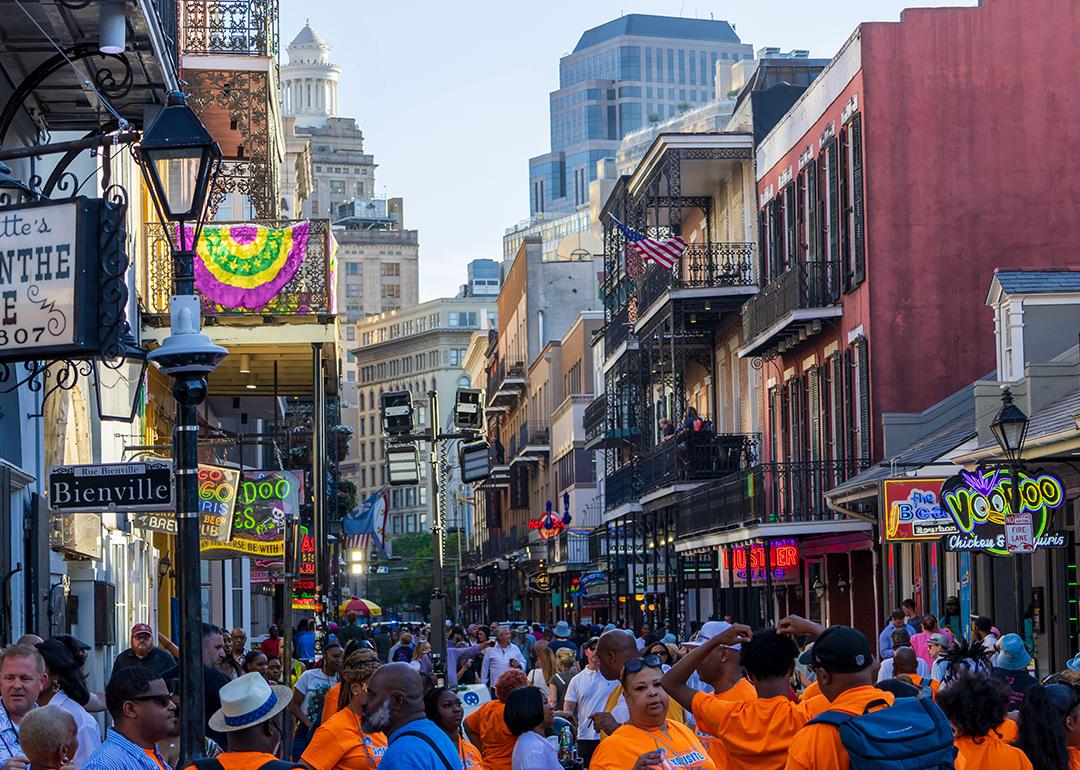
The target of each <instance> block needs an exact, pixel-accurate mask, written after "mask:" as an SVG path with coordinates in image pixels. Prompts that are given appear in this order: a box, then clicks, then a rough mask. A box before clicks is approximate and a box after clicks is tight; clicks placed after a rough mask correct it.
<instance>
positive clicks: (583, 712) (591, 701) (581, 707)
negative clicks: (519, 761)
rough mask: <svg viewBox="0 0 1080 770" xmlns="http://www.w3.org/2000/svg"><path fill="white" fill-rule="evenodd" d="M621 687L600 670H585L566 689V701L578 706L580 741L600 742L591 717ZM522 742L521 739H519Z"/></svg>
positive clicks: (600, 709)
mask: <svg viewBox="0 0 1080 770" xmlns="http://www.w3.org/2000/svg"><path fill="white" fill-rule="evenodd" d="M618 686H619V683H618V682H617V681H612V682H609V681H608V680H607V679H604V675H603V674H601V673H600V672H599V671H598V670H597V671H594V670H592V669H591V668H585V669H582V670H581V671H579V672H578V673H577V674H576V675H575V676H574V678H573V679H571V680H570V684H569V685H567V687H566V697H565V700H566V701H569V702H571V703H576V704H577V711H576V716H577V723H578V730H577V737H578V740H579V741H598V740H600V733H599V732H598V731H597V730H596V728H595V727H593V724H592V722H590V721H589V717H590V716H592V715H593V714H595V713H596V712H598V711H603V710H604V707H605V706H606V705H607V699H608V696H609V695H611V691H612V690H614V689H615V688H616V687H618ZM519 740H520V739H519Z"/></svg>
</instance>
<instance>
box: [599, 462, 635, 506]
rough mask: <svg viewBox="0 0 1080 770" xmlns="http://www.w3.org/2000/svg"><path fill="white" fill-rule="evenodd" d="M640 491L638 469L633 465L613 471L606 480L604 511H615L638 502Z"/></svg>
mask: <svg viewBox="0 0 1080 770" xmlns="http://www.w3.org/2000/svg"><path fill="white" fill-rule="evenodd" d="M639 489H640V486H639V480H638V475H637V468H635V467H634V466H633V465H632V464H627V465H624V466H622V467H621V468H619V469H617V470H615V471H612V472H611V473H609V474H608V475H607V476H606V477H605V478H604V506H605V508H604V509H605V510H608V511H610V510H614V509H615V508H618V507H619V506H620V505H624V504H625V503H629V502H631V501H632V500H636V499H637V497H638V493H639Z"/></svg>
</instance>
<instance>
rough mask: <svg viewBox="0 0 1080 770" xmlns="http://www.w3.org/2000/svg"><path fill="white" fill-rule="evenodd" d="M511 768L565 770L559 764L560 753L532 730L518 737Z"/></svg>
mask: <svg viewBox="0 0 1080 770" xmlns="http://www.w3.org/2000/svg"><path fill="white" fill-rule="evenodd" d="M510 767H511V768H512V770H563V766H562V765H561V764H559V752H558V751H557V750H556V749H555V747H554V746H552V745H551V743H550V742H548V741H547V740H546V739H545V738H542V737H541V736H540V735H539V734H537V733H534V732H533V731H532V730H529V732H527V733H522V734H521V735H519V736H518V739H517V743H515V744H514V753H513V755H512V756H511V758H510Z"/></svg>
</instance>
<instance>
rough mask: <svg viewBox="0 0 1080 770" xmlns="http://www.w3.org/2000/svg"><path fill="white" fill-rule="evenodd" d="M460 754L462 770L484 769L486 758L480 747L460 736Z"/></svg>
mask: <svg viewBox="0 0 1080 770" xmlns="http://www.w3.org/2000/svg"><path fill="white" fill-rule="evenodd" d="M457 745H458V749H457V750H458V756H459V757H461V768H462V770H482V768H483V767H484V758H483V757H481V756H480V749H478V748H476V747H475V746H473V745H472V744H471V743H469V742H468V741H467V740H465V739H464V738H458V742H457Z"/></svg>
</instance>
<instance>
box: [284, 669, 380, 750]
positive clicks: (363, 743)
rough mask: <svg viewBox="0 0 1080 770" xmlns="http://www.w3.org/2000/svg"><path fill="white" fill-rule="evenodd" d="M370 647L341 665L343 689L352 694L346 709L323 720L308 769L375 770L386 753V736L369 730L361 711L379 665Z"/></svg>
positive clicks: (310, 745) (309, 747)
mask: <svg viewBox="0 0 1080 770" xmlns="http://www.w3.org/2000/svg"><path fill="white" fill-rule="evenodd" d="M369 652H371V651H370V650H356V651H355V652H353V653H352V654H351V655H349V658H348V660H346V661H345V664H344V665H343V666H342V668H341V686H342V687H341V691H342V692H343V693H345V694H347V695H348V697H349V701H348V706H347V707H346V708H343V709H341V710H340V711H338V712H336V713H335V714H334V715H333V716H332V717H330V718H329V719H328V720H326V721H325V722H323V723H322V724H321V725H320V726H319V727H318V729H316V730H315V732H314V734H312V736H311V742H310V743H308V745H307V748H305V749H304V753H303V754H302V755H301V756H300V764H302V765H303V766H304V767H306V768H308V770H372V768H375V767H378V765H379V762H380V761H382V757H383V754H384V753H386V736H385V735H383V734H382V733H365V732H364V731H363V730H362V729H361V727H360V713H361V709H362V708H363V706H364V703H365V701H366V700H367V683H368V680H369V679H371V676H372V674H374V673H375V672H376V671H377V670H378V668H379V665H380V663H379V661H378V660H377V659H375V660H372V659H371V658H370V656H368V655H363V654H362V653H369ZM327 700H329V697H328V698H327Z"/></svg>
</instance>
